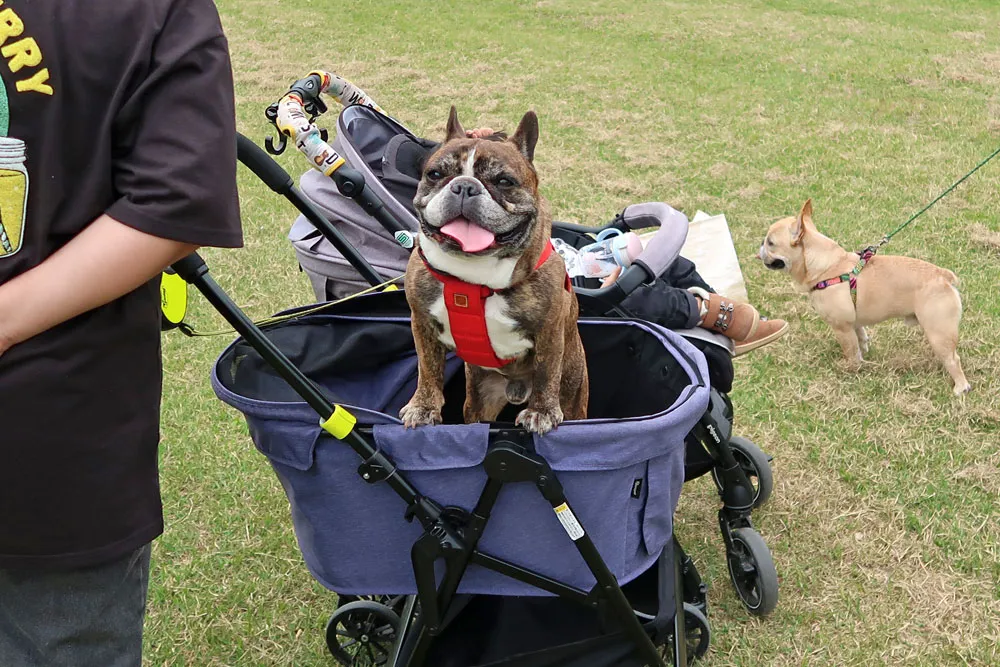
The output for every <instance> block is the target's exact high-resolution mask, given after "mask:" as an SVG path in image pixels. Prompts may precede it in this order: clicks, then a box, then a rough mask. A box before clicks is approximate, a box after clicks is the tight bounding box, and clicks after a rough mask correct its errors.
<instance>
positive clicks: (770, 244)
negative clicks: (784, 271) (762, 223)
mask: <svg viewBox="0 0 1000 667" xmlns="http://www.w3.org/2000/svg"><path fill="white" fill-rule="evenodd" d="M767 247H768V248H773V247H774V241H772V240H771V239H768V240H767Z"/></svg>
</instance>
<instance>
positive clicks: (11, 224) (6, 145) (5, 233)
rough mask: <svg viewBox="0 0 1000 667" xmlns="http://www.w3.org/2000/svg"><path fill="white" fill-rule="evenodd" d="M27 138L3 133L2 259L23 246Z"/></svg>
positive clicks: (0, 161)
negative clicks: (16, 137) (22, 138)
mask: <svg viewBox="0 0 1000 667" xmlns="http://www.w3.org/2000/svg"><path fill="white" fill-rule="evenodd" d="M24 158H25V148H24V142H23V141H21V140H20V139H14V138H12V137H0V259H3V258H4V257H9V256H11V255H13V254H14V253H16V252H17V251H18V250H20V249H21V239H22V238H24V218H25V207H26V205H27V201H28V170H27V169H25V167H24Z"/></svg>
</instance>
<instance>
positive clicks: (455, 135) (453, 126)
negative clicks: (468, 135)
mask: <svg viewBox="0 0 1000 667" xmlns="http://www.w3.org/2000/svg"><path fill="white" fill-rule="evenodd" d="M452 139H465V130H464V129H463V128H462V124H461V123H459V122H458V110H457V109H455V105H454V104H453V105H452V106H451V112H450V113H449V114H448V127H447V129H446V130H445V139H444V140H445V143H447V142H449V141H451V140H452Z"/></svg>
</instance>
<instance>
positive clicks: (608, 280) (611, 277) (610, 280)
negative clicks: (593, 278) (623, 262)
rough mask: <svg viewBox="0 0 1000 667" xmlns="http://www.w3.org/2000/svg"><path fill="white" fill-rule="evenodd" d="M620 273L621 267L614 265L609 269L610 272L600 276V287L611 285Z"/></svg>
mask: <svg viewBox="0 0 1000 667" xmlns="http://www.w3.org/2000/svg"><path fill="white" fill-rule="evenodd" d="M621 274H622V267H620V266H616V267H615V268H614V269H613V270H612V271H611V273H609V274H608V275H607V276H605V277H604V278H601V288H602V289H603V288H605V287H609V286H611V285H614V284H615V281H616V280H618V276H620V275H621Z"/></svg>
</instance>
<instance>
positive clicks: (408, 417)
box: [399, 401, 441, 428]
mask: <svg viewBox="0 0 1000 667" xmlns="http://www.w3.org/2000/svg"><path fill="white" fill-rule="evenodd" d="M399 418H400V419H402V420H403V426H405V427H406V428H416V427H418V426H429V425H431V424H440V423H441V408H434V407H428V406H426V405H421V404H420V403H414V402H413V401H410V402H409V403H407V404H406V405H404V406H403V409H402V410H400V411H399Z"/></svg>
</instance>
